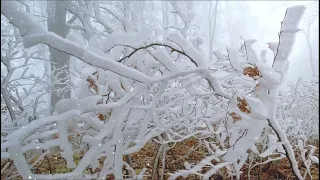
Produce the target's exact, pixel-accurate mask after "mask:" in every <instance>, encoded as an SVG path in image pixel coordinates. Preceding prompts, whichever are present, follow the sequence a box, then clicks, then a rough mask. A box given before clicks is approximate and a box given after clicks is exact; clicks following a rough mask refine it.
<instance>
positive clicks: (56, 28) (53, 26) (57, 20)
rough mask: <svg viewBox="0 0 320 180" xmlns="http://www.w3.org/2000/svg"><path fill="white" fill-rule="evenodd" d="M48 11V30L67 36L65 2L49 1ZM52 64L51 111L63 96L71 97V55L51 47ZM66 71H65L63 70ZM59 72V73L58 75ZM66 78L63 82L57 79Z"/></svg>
mask: <svg viewBox="0 0 320 180" xmlns="http://www.w3.org/2000/svg"><path fill="white" fill-rule="evenodd" d="M47 11H48V20H47V21H48V31H51V32H54V33H56V34H57V35H59V36H61V37H63V38H65V37H66V36H67V34H68V33H69V28H68V27H67V26H66V25H65V23H66V15H67V10H66V9H65V7H64V3H63V1H61V0H56V1H51V0H48V1H47ZM49 52H50V60H51V62H53V63H52V64H51V81H52V93H51V103H50V109H51V113H52V112H53V111H54V106H55V104H56V103H57V102H58V101H59V100H60V99H61V98H69V97H70V96H71V93H70V90H68V89H67V87H68V85H67V83H65V82H66V80H67V79H69V78H68V76H69V74H70V70H69V62H70V55H68V54H66V53H64V52H61V51H58V50H56V49H54V48H51V47H49ZM62 71H64V72H62ZM57 74H59V75H58V76H57ZM57 79H59V80H61V79H64V80H63V81H62V82H63V84H61V83H58V84H57V82H56V80H57Z"/></svg>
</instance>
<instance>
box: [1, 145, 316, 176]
mask: <svg viewBox="0 0 320 180" xmlns="http://www.w3.org/2000/svg"><path fill="white" fill-rule="evenodd" d="M311 144H313V145H314V146H316V147H317V150H316V152H315V155H316V156H318V155H319V141H314V142H312V143H311ZM158 147H159V145H157V144H156V143H153V142H149V143H148V144H147V145H146V146H145V147H144V148H143V149H141V150H140V151H139V152H137V153H134V154H132V155H130V159H131V162H132V166H133V169H135V171H136V173H137V174H138V173H139V172H140V171H141V170H142V169H143V168H147V171H146V173H145V174H146V177H145V178H144V179H147V180H149V179H151V174H152V168H153V164H154V160H155V156H156V154H157V150H158ZM166 152H167V153H166V157H165V169H164V179H168V177H169V175H170V173H172V172H174V171H176V170H179V169H185V167H184V162H185V161H188V162H189V163H190V164H192V163H197V162H199V161H200V160H201V159H202V158H204V157H205V155H206V151H205V148H204V147H203V146H199V144H198V142H197V141H196V140H194V139H187V140H185V141H183V142H180V143H177V144H176V145H174V146H173V147H172V148H171V149H169V150H167V151H166ZM296 154H298V153H296ZM81 157H82V155H81V154H78V155H75V156H74V160H75V162H76V164H77V163H78V162H79V160H80V159H81ZM162 158H163V156H162V154H160V156H159V161H158V168H156V170H157V171H156V174H155V178H154V179H158V177H160V176H161V171H162ZM296 158H297V161H298V165H299V169H300V171H301V173H302V174H304V173H305V171H306V168H305V167H304V164H303V162H302V159H301V158H300V157H298V156H297V157H296ZM103 160H104V159H100V165H102V164H103ZM124 160H125V161H127V159H126V157H125V158H124ZM265 160H266V159H261V162H263V161H265ZM31 161H32V160H31ZM34 161H35V159H34ZM256 161H259V162H260V160H258V159H257V160H256ZM48 162H50V163H48ZM32 163H33V162H31V163H30V164H32ZM211 163H212V164H217V162H215V161H214V160H213V161H212V162H211ZM209 169H210V168H207V167H204V168H203V169H202V173H205V172H206V171H208V170H209ZM32 171H33V173H35V174H55V173H66V172H70V171H72V169H69V168H67V166H66V162H65V160H64V159H63V158H62V157H61V156H59V155H53V156H50V157H45V158H43V159H42V160H40V161H39V162H38V163H36V165H35V166H34V168H32ZM99 171H100V168H99V167H98V168H97V169H95V170H94V171H93V170H92V169H90V168H87V169H86V173H88V174H90V173H96V172H99ZM123 171H124V173H127V172H126V170H125V169H124V170H123ZM241 171H242V172H243V173H242V174H241V180H246V179H248V165H244V167H243V168H242V169H241ZM311 176H312V179H314V180H318V179H319V166H316V165H314V164H313V165H312V166H311ZM10 177H11V178H10ZM5 179H22V178H21V177H20V176H19V175H18V174H17V172H16V169H15V168H14V164H13V163H12V161H9V160H8V161H1V180H5ZM107 179H108V180H112V179H114V178H113V177H111V176H109V177H108V178H107ZM159 179H160V178H159ZM177 179H179V180H180V179H188V180H200V177H199V176H197V175H190V176H188V177H187V178H183V177H179V178H177ZM210 179H212V180H224V179H225V180H227V179H231V178H230V177H229V178H228V177H227V172H226V170H221V171H220V172H219V174H216V175H213V176H212V177H211V178H210ZM250 179H252V180H275V179H279V180H280V179H281V180H294V179H296V178H295V176H294V175H293V173H292V171H291V168H290V164H289V161H288V159H287V158H283V159H282V160H279V161H274V162H270V163H268V164H265V165H260V166H256V167H254V168H252V169H251V170H250ZM306 179H311V178H310V176H308V175H307V177H306Z"/></svg>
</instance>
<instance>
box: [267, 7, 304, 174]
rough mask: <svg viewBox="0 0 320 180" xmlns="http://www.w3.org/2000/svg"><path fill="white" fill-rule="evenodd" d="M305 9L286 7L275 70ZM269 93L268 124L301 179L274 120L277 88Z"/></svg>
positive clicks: (280, 67)
mask: <svg viewBox="0 0 320 180" xmlns="http://www.w3.org/2000/svg"><path fill="white" fill-rule="evenodd" d="M305 9H306V8H305V7H304V6H294V7H290V8H288V9H287V11H286V15H285V18H284V20H283V21H282V24H281V32H280V37H279V45H278V49H277V54H276V57H275V59H274V63H273V69H274V70H275V71H280V72H281V71H282V70H283V68H284V67H283V66H284V65H285V62H286V61H288V57H289V55H290V52H291V50H292V46H293V44H294V40H295V33H296V32H298V31H299V29H298V25H299V22H300V19H301V17H302V15H303V14H304V11H305ZM270 95H272V96H273V97H274V100H273V102H272V103H271V113H270V116H271V118H270V119H269V120H268V121H269V124H270V125H271V127H272V128H273V130H274V131H275V132H276V134H277V136H278V138H279V140H280V141H281V142H284V144H283V147H284V149H285V151H286V155H287V157H288V159H289V162H290V165H291V167H292V170H293V173H294V174H295V176H296V177H297V178H298V179H303V177H302V175H301V174H300V171H299V169H298V164H297V161H296V159H295V155H294V152H293V149H292V146H291V145H290V143H289V140H288V139H287V136H286V134H285V132H284V131H283V130H282V129H281V127H280V125H279V123H278V121H277V120H276V108H277V107H276V102H275V97H276V96H277V95H278V89H273V90H270Z"/></svg>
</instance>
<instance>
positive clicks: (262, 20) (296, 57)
mask: <svg viewBox="0 0 320 180" xmlns="http://www.w3.org/2000/svg"><path fill="white" fill-rule="evenodd" d="M313 2H314V1H247V3H248V5H249V6H250V7H251V9H250V11H251V13H252V14H253V16H255V17H256V18H257V19H258V23H259V24H258V26H259V29H260V30H261V31H263V36H260V37H259V39H258V41H259V42H257V43H260V45H261V44H262V43H266V42H268V41H278V32H279V29H280V22H281V21H282V20H283V17H284V14H285V11H286V8H287V7H290V6H295V5H307V10H306V12H305V15H304V17H303V19H302V21H301V23H300V28H301V29H304V30H306V26H307V25H306V24H307V23H308V20H309V18H310V16H311V15H312V14H311V13H313V9H312V8H314V7H316V5H315V3H313ZM311 3H313V4H311ZM310 4H311V5H310ZM318 11H319V9H318ZM318 28H319V18H318V16H317V17H316V19H315V22H314V24H313V26H312V31H311V36H312V37H313V38H312V44H313V45H314V47H313V51H315V52H314V56H315V57H317V59H316V61H317V62H316V64H317V66H318V64H319V58H318V53H319V51H318V47H319V40H318V37H317V34H318V31H317V32H316V30H319V29H318ZM256 39H257V38H256ZM315 45H317V46H315ZM306 46H307V45H306V40H305V36H304V35H303V34H302V33H298V34H297V37H296V44H295V46H294V48H293V51H292V54H291V56H290V68H289V73H288V75H287V79H286V81H293V82H295V81H297V79H298V78H299V77H300V76H302V77H305V78H310V77H311V70H310V64H309V61H308V58H309V57H308V53H307V52H306V51H305V50H306ZM317 72H318V75H319V69H318V70H317Z"/></svg>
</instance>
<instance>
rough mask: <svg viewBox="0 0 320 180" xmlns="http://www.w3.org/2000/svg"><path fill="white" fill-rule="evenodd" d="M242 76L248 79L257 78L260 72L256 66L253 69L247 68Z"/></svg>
mask: <svg viewBox="0 0 320 180" xmlns="http://www.w3.org/2000/svg"><path fill="white" fill-rule="evenodd" d="M243 74H244V75H248V76H249V77H259V76H260V71H259V69H258V67H257V66H254V67H251V66H248V67H245V68H244V69H243Z"/></svg>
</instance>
